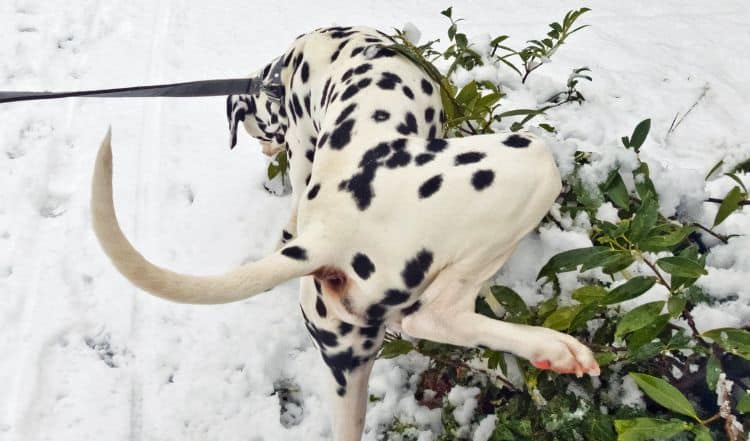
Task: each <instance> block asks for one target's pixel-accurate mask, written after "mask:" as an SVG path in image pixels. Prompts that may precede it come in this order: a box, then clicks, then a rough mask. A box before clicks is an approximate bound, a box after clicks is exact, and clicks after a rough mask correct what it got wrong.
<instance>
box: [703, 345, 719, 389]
mask: <svg viewBox="0 0 750 441" xmlns="http://www.w3.org/2000/svg"><path fill="white" fill-rule="evenodd" d="M720 374H721V362H720V361H719V359H718V358H716V355H714V354H711V356H710V357H709V358H708V361H707V362H706V386H708V389H709V390H711V391H715V390H716V383H717V382H718V381H719V375H720Z"/></svg>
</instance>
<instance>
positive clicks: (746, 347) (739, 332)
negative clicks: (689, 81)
mask: <svg viewBox="0 0 750 441" xmlns="http://www.w3.org/2000/svg"><path fill="white" fill-rule="evenodd" d="M701 335H703V336H704V337H708V338H710V339H711V340H713V341H714V343H716V344H717V345H719V346H720V347H721V348H722V349H724V350H725V351H727V352H731V353H732V354H734V355H738V356H740V357H742V358H744V359H746V360H750V332H747V331H745V330H744V329H736V328H719V329H712V330H710V331H706V332H704V333H703V334H701Z"/></svg>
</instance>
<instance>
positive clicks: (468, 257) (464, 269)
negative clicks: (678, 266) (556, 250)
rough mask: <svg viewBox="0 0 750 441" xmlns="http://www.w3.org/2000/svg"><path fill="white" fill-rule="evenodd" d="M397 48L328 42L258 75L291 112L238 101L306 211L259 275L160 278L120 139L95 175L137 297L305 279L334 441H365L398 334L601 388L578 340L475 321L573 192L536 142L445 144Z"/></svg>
mask: <svg viewBox="0 0 750 441" xmlns="http://www.w3.org/2000/svg"><path fill="white" fill-rule="evenodd" d="M392 43H393V41H392V40H391V39H390V38H389V37H388V36H386V35H385V34H382V33H380V32H378V31H375V30H373V29H370V28H364V27H356V28H351V27H335V28H326V29H319V30H317V31H315V32H312V33H310V34H306V35H303V36H301V37H299V38H298V39H297V40H296V41H295V43H294V44H293V46H292V47H291V48H290V49H289V51H288V52H287V53H286V54H285V56H284V57H282V58H280V59H279V61H278V62H277V63H271V64H269V65H268V66H267V67H266V69H265V70H264V71H263V72H262V73H261V74H260V76H262V77H267V76H268V75H270V74H271V73H272V72H273V71H276V72H277V73H279V74H280V76H279V82H280V84H281V86H283V94H282V95H283V97H278V96H277V97H269V96H267V95H266V94H265V93H264V92H261V93H259V94H258V95H244V96H231V97H229V99H228V101H227V115H228V117H229V122H230V129H231V131H232V142H233V143H234V142H235V140H236V130H237V126H238V124H239V123H240V122H242V123H243V124H244V126H245V129H246V130H247V131H248V132H249V133H250V134H251V135H252V136H254V137H256V138H258V139H259V140H260V141H261V144H262V146H263V151H264V152H265V153H267V154H273V153H275V152H277V151H279V150H280V149H282V148H285V149H287V152H288V156H289V158H290V177H291V182H292V188H293V197H294V200H295V206H294V210H293V213H292V216H291V220H290V222H289V224H288V225H287V227H286V228H285V229H284V234H283V238H282V241H283V242H284V244H283V245H282V248H281V249H280V250H278V251H277V252H274V253H272V254H270V255H268V256H267V257H264V258H263V259H261V260H259V261H256V262H252V263H248V264H246V265H243V266H240V267H239V268H236V269H234V270H232V271H230V272H228V273H226V274H222V275H217V276H193V275H183V274H177V273H175V272H172V271H169V270H167V269H163V268H160V267H158V266H155V265H154V264H152V263H150V262H149V261H147V260H146V259H145V258H144V257H143V256H142V255H141V254H140V253H138V251H136V249H135V248H134V247H133V246H132V245H131V244H130V242H129V241H128V240H127V238H126V237H125V236H124V235H123V233H122V231H121V229H120V226H119V224H118V222H117V218H116V216H115V212H114V205H113V201H112V152H111V146H110V137H109V135H108V136H107V137H106V138H105V139H104V141H103V142H102V145H101V148H100V151H99V155H98V157H97V162H96V167H95V171H94V179H93V194H92V210H93V220H94V222H93V224H94V229H95V232H96V234H97V237H98V238H99V241H100V242H101V244H102V247H103V248H104V250H105V252H106V253H107V254H108V255H109V257H110V258H111V260H112V262H113V263H114V265H115V266H116V267H117V269H118V270H119V271H120V272H121V273H122V274H123V275H124V276H125V277H127V278H128V279H129V280H130V281H131V282H132V283H134V284H135V285H137V286H138V287H140V288H142V289H144V290H146V291H148V292H150V293H153V294H155V295H157V296H159V297H162V298H165V299H168V300H171V301H175V302H182V303H198V304H215V303H225V302H233V301H237V300H241V299H245V298H248V297H250V296H253V295H255V294H258V293H261V292H264V291H267V290H269V289H271V288H273V287H274V286H276V285H278V284H280V283H282V282H285V281H287V280H289V279H292V278H297V277H299V278H301V288H300V305H301V309H302V315H303V317H304V319H305V323H306V325H307V328H308V330H309V331H310V334H311V336H312V337H313V339H314V340H315V342H316V344H317V346H318V347H319V349H320V351H321V355H322V358H323V361H324V362H325V364H326V365H327V366H328V368H329V369H330V371H331V374H332V375H331V399H332V400H333V405H332V407H331V409H332V413H333V439H334V440H336V441H355V440H359V439H360V437H361V433H362V429H363V425H364V417H365V410H366V405H367V401H368V400H367V398H368V394H367V380H368V377H369V375H370V370H371V368H372V364H373V362H374V359H375V357H376V354H377V352H378V350H379V348H380V346H381V343H382V341H383V336H384V333H385V328H386V326H388V327H391V328H394V329H399V330H403V332H405V333H406V334H408V335H410V336H413V337H416V338H424V339H429V340H432V341H437V342H443V343H450V344H453V345H457V346H466V347H488V348H491V349H493V350H496V351H505V352H511V353H513V354H515V355H517V356H519V357H523V358H525V359H528V360H530V361H531V362H532V363H533V364H534V365H535V366H537V367H539V368H546V369H552V370H554V371H556V372H562V373H573V374H577V375H579V376H580V375H583V374H584V373H588V374H590V375H598V374H599V367H598V365H597V363H596V361H595V360H594V357H593V356H592V353H591V351H590V350H589V349H588V348H587V347H585V346H584V345H582V344H581V343H579V342H578V341H577V340H576V339H574V338H572V337H570V336H568V335H565V334H562V333H559V332H556V331H553V330H550V329H546V328H542V327H535V326H524V325H519V324H512V323H505V322H502V321H499V320H492V319H490V318H487V317H485V316H482V315H479V314H477V313H475V312H474V301H475V299H476V296H477V295H478V293H479V291H480V288H481V287H482V285H483V283H484V282H485V281H486V280H488V279H489V278H490V277H491V276H492V275H494V274H495V273H496V272H497V271H498V270H499V269H500V267H502V265H503V264H504V263H505V262H506V261H507V260H508V258H509V257H510V256H511V253H512V252H513V250H514V249H515V247H516V245H517V244H518V242H519V241H520V240H521V238H523V237H524V236H525V235H526V234H527V233H529V232H530V231H531V230H533V229H534V228H536V226H537V225H538V223H539V221H540V220H541V219H542V217H543V216H544V215H545V214H546V213H547V211H548V210H549V208H550V207H551V205H552V203H553V202H554V200H555V199H556V198H557V196H558V194H559V192H560V188H561V183H560V175H559V172H558V170H557V167H556V165H555V163H554V161H553V158H552V155H551V154H550V153H549V152H548V151H547V149H546V148H545V146H544V144H543V142H542V141H541V140H539V139H537V138H536V137H535V136H533V135H531V134H528V133H523V134H511V133H504V134H492V135H480V136H470V137H465V138H452V139H441V138H437V134H438V133H440V132H441V130H440V129H441V125H442V124H443V123H444V114H443V110H442V105H441V100H440V93H439V91H438V89H437V87H438V85H437V84H435V83H434V82H433V81H432V80H430V78H429V77H428V76H427V75H426V74H425V73H424V72H423V71H422V70H421V69H420V68H419V67H418V66H417V65H415V64H414V63H412V62H411V61H409V60H407V59H406V58H404V57H402V56H400V55H398V54H397V53H396V52H395V51H393V50H392V49H390V48H388V46H389V45H390V44H392Z"/></svg>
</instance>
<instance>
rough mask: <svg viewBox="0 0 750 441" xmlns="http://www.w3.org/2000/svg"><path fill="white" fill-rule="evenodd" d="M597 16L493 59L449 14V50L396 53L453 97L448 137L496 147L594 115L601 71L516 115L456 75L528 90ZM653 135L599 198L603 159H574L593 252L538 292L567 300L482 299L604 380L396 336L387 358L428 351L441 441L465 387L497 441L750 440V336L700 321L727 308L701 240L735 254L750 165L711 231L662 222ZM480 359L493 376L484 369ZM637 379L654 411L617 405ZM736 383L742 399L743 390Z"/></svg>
mask: <svg viewBox="0 0 750 441" xmlns="http://www.w3.org/2000/svg"><path fill="white" fill-rule="evenodd" d="M587 11H588V9H587V8H581V9H579V10H576V11H570V12H568V13H567V14H566V15H565V17H564V18H563V20H562V21H561V22H560V23H552V24H550V25H549V28H550V30H549V32H548V33H547V35H546V36H545V37H544V38H542V39H538V40H530V41H529V42H528V44H527V46H526V47H523V48H521V49H513V48H511V47H508V46H506V45H505V44H504V43H505V41H506V40H507V38H508V36H506V35H500V36H498V37H495V38H493V39H492V40H491V43H490V48H491V52H490V54H489V57H482V56H481V55H480V54H479V53H477V52H476V51H475V50H474V49H473V45H472V43H470V42H469V40H468V38H467V36H466V34H464V33H462V32H460V30H459V27H458V24H459V22H460V20H457V19H454V18H453V11H452V8H448V9H446V10H444V11H442V12H441V14H442V15H443V16H445V17H446V18H447V19H448V20H449V28H448V32H447V34H448V44H449V46H448V47H447V48H446V49H444V50H438V49H437V48H436V44H437V43H438V40H432V41H429V42H427V43H426V44H423V45H419V46H417V45H416V44H414V43H412V42H410V41H409V40H408V39H407V37H406V35H405V33H403V32H401V31H396V34H395V35H394V37H395V38H396V39H397V41H398V44H396V45H394V46H393V47H394V49H396V50H397V51H399V52H400V53H402V54H403V55H405V56H407V57H409V58H410V59H411V60H413V61H414V62H415V63H417V64H419V65H420V66H422V68H423V69H424V70H425V72H427V73H428V74H429V75H430V76H431V77H432V78H433V79H434V80H435V81H436V82H438V83H439V84H440V88H441V96H442V100H443V104H444V108H445V112H446V116H447V121H446V123H445V125H444V127H443V130H444V135H445V136H446V137H454V136H468V135H473V134H480V133H492V132H493V131H494V130H495V128H496V127H498V126H504V127H510V129H511V130H513V131H517V130H520V129H522V128H525V127H526V128H528V127H529V126H530V124H532V123H533V122H534V120H535V118H537V117H539V116H540V115H544V114H545V112H546V111H548V110H550V109H552V108H554V107H558V106H564V105H584V102H585V98H584V95H583V93H582V92H581V91H580V90H579V89H578V87H579V85H580V84H579V82H580V81H581V80H586V81H591V79H592V78H591V76H589V72H590V71H589V69H588V68H586V67H578V68H576V69H573V70H572V73H571V75H570V76H569V78H567V81H566V82H565V85H564V86H561V88H560V92H559V93H557V94H555V95H553V96H552V97H550V98H549V99H546V100H545V101H544V102H545V104H544V105H542V106H540V107H539V108H534V109H504V108H503V106H502V103H503V97H504V96H505V94H504V92H503V85H502V84H493V83H490V82H486V81H485V82H476V81H471V82H469V83H468V84H465V85H464V86H463V87H461V88H459V87H457V86H456V85H455V84H454V81H453V74H454V73H455V72H456V71H457V70H458V69H459V67H460V68H462V69H465V70H467V71H471V70H472V69H474V68H476V67H477V66H480V65H482V64H483V63H487V62H490V63H493V65H497V66H504V67H506V68H507V69H510V70H511V71H513V72H515V73H516V74H517V75H519V77H520V78H521V81H522V82H525V81H526V80H527V79H528V78H529V75H530V74H531V73H532V72H534V71H536V70H537V69H539V68H540V67H542V66H543V65H544V64H545V62H547V61H548V60H549V58H550V57H551V56H552V55H553V54H554V53H555V52H556V51H557V50H558V49H559V48H560V47H561V45H563V43H566V42H568V39H569V38H570V36H571V35H572V34H574V33H575V32H577V31H579V30H581V29H583V28H584V27H585V26H581V25H578V24H577V23H578V20H579V19H580V18H581V16H582V15H583V14H585V13H586V12H587ZM440 59H442V60H444V62H445V63H446V64H447V66H448V67H447V69H444V70H445V72H444V73H443V72H441V71H440V70H438V69H437V68H436V67H435V66H434V65H433V62H436V61H437V60H440ZM501 110H502V111H501ZM538 127H540V128H541V129H543V130H546V131H548V132H555V131H556V128H555V127H553V126H552V125H551V124H549V123H539V124H538ZM649 131H650V120H649V119H646V120H644V121H641V122H640V123H639V124H637V125H636V126H635V128H634V130H633V132H632V133H631V134H630V135H629V136H624V137H622V147H621V148H622V149H623V150H632V153H631V154H632V155H634V157H635V161H636V167H634V168H633V169H632V170H629V169H623V168H619V169H617V168H615V169H612V170H610V171H609V175H608V177H607V179H606V180H605V181H604V182H601V183H600V184H599V185H598V186H591V185H587V184H586V183H585V180H584V179H583V177H582V176H581V175H580V173H579V172H580V170H581V169H582V168H583V167H584V166H585V165H587V164H590V163H591V160H592V159H591V154H590V152H586V151H583V150H579V151H575V153H574V154H573V158H572V161H573V163H574V164H575V167H574V170H573V172H572V173H570V174H569V175H567V176H565V177H564V181H565V182H564V186H563V188H564V190H563V192H562V194H561V195H560V197H559V199H558V201H559V203H560V212H561V213H562V214H563V215H569V216H570V217H571V218H575V217H576V216H577V215H578V214H580V213H586V214H587V215H588V218H589V219H590V222H591V228H590V230H589V231H588V235H589V237H590V239H591V242H592V244H593V246H591V247H587V248H579V249H573V250H568V251H565V252H562V253H559V254H557V255H555V256H553V257H552V258H551V259H550V260H549V261H548V262H547V263H546V264H544V265H543V266H542V267H541V268H540V269H539V272H538V279H539V280H541V281H543V283H545V284H547V283H548V284H550V286H551V289H552V292H553V293H554V295H553V296H552V297H551V298H549V299H548V300H546V301H544V302H542V303H540V304H539V305H536V306H534V307H531V306H528V305H527V304H526V303H525V302H524V301H523V300H522V298H521V296H519V295H518V294H517V293H516V292H514V291H513V290H512V289H510V288H508V287H505V286H493V287H492V288H491V293H490V294H489V296H486V297H480V298H479V299H478V300H477V304H476V309H477V311H478V312H479V313H482V314H484V315H486V316H489V317H492V318H496V319H500V320H507V321H511V322H516V323H525V324H532V325H541V326H546V327H549V328H552V329H556V330H559V331H563V332H567V333H570V334H572V335H574V336H576V337H577V338H579V339H580V340H581V341H583V342H585V343H586V344H587V345H588V346H589V347H591V348H592V349H593V350H594V351H595V354H596V358H597V360H598V362H599V364H600V365H601V366H602V374H601V376H600V377H599V378H597V379H591V378H583V379H578V378H575V377H574V376H571V375H558V374H555V373H552V372H549V371H541V370H538V369H536V368H534V367H533V366H531V365H530V364H529V363H528V362H526V361H525V360H520V359H517V358H516V357H514V356H512V355H508V354H500V353H497V352H494V351H491V350H478V349H465V348H457V347H452V346H449V345H443V344H437V343H434V342H429V341H419V342H416V343H413V342H410V341H406V340H403V339H401V338H400V336H397V335H388V337H387V339H386V342H385V344H384V346H383V349H382V352H381V357H384V358H392V357H397V356H399V355H403V354H406V353H409V352H411V351H416V352H419V353H421V354H424V355H426V356H428V357H430V359H431V363H430V368H429V369H428V370H427V371H425V372H424V373H423V374H422V380H421V382H420V386H419V388H418V390H417V399H418V400H420V402H421V403H422V404H424V405H427V406H430V407H442V408H443V426H444V427H443V429H444V434H443V435H442V436H441V438H439V439H442V440H449V439H457V438H458V437H459V436H458V435H457V434H456V430H457V428H458V424H457V423H456V422H455V420H454V418H453V416H452V410H453V408H452V407H451V406H450V404H449V403H448V402H447V399H446V400H444V397H445V394H446V392H447V391H449V390H450V388H451V387H453V386H454V385H457V384H462V385H467V384H481V385H483V386H482V391H481V394H480V396H479V397H478V401H479V405H478V408H477V411H476V413H475V416H474V421H475V422H477V421H479V420H480V419H482V418H483V417H485V416H486V415H491V414H495V415H496V417H497V419H496V426H495V430H494V432H493V434H492V436H491V438H490V439H491V440H493V441H501V440H532V439H535V440H538V439H553V440H561V441H562V440H565V441H568V440H570V441H572V440H580V439H587V440H615V439H617V440H624V441H625V440H628V441H630V440H650V439H669V438H672V437H676V436H679V437H681V438H680V439H696V440H710V439H728V440H736V439H740V437H741V436H742V437H743V438H742V439H746V437H747V434H746V433H745V434H742V431H743V430H744V431H747V429H746V428H747V427H750V418H748V417H747V415H746V414H745V412H750V395H748V393H747V392H746V391H745V389H746V386H747V385H748V384H750V383H748V380H749V379H750V362H749V361H748V360H750V332H748V331H746V330H744V329H715V330H711V331H708V332H703V333H700V332H698V330H697V329H696V326H695V323H694V320H693V315H692V311H693V309H694V308H695V307H696V306H697V305H700V304H703V303H709V304H710V303H711V302H712V301H714V300H713V299H712V298H711V297H710V296H709V295H707V294H706V293H704V292H703V290H702V289H701V288H700V287H699V286H698V285H696V281H697V280H698V279H700V277H702V276H704V275H706V274H707V272H706V269H705V261H706V256H707V255H708V254H709V253H710V252H711V250H710V248H708V247H707V246H706V245H705V244H704V243H703V241H702V240H701V235H700V234H697V231H699V230H700V231H701V232H702V233H705V234H710V235H712V236H714V237H716V238H717V239H719V240H721V241H722V242H724V243H726V242H727V241H728V240H729V239H730V237H731V236H730V237H725V236H722V235H720V234H718V233H716V232H714V231H713V230H712V228H713V227H715V226H716V225H718V224H720V223H721V222H722V221H724V220H725V219H726V218H727V217H728V216H730V215H731V214H732V213H734V212H735V211H736V210H738V209H740V208H741V207H742V206H743V205H746V204H748V191H747V189H746V188H745V186H744V185H743V183H742V181H741V180H740V179H739V178H738V177H737V175H736V173H738V172H742V171H746V167H748V166H747V164H748V163H750V161H745V163H744V164H741V165H740V166H738V167H737V168H736V169H735V170H733V171H732V172H730V173H727V175H728V176H729V177H731V178H732V179H734V180H735V181H736V182H737V185H736V186H734V187H733V188H732V190H731V191H729V192H728V194H727V195H726V197H724V198H723V199H709V200H707V201H706V203H718V204H720V207H719V210H718V213H717V215H716V218H715V220H714V223H713V225H712V226H711V227H708V226H704V225H700V224H698V223H695V222H689V221H684V220H678V219H676V218H665V217H664V216H662V215H661V214H660V212H659V194H658V193H657V191H656V188H655V186H654V184H653V182H652V181H651V178H650V174H649V167H648V164H647V163H646V162H643V161H642V160H641V158H640V156H639V153H640V148H641V146H642V145H643V143H644V141H645V140H646V139H647V137H648V134H649ZM721 166H722V163H721V162H720V163H719V164H716V166H714V167H713V168H712V169H711V171H710V172H709V173H708V175H707V176H706V179H709V178H710V177H712V176H713V175H714V174H715V173H716V172H717V170H719V168H721ZM626 174H630V176H627V178H628V181H630V178H632V182H634V183H635V185H634V186H635V189H634V191H631V190H628V188H627V186H626V185H625V182H626V179H625V178H626ZM605 202H609V203H611V204H612V205H613V206H614V207H616V209H617V210H618V216H619V218H620V219H622V220H621V221H619V222H617V223H611V222H608V221H606V220H601V219H598V218H597V212H598V210H599V207H600V206H601V205H602V204H603V203H605ZM544 224H545V225H546V226H551V225H555V228H559V229H561V230H565V229H566V228H565V227H564V226H563V225H562V224H561V223H560V222H558V221H556V220H555V219H554V218H553V217H552V216H547V218H546V219H545V220H544ZM636 262H640V263H641V264H644V265H646V267H648V269H649V271H650V272H649V273H648V274H641V275H637V276H633V275H632V274H631V273H630V272H629V270H628V269H629V267H630V266H631V265H632V264H634V263H636ZM592 269H598V270H600V271H601V275H602V276H599V277H586V276H584V277H578V278H577V280H578V281H579V282H578V283H579V286H577V287H576V288H575V290H573V292H572V300H573V301H574V302H571V301H570V300H569V299H566V302H563V301H562V298H561V295H562V292H561V287H560V280H559V276H560V274H562V273H565V272H571V271H575V272H577V273H579V274H580V273H583V272H585V271H588V270H592ZM589 274H590V273H589ZM582 281H585V283H583V282H582ZM654 285H661V286H662V287H663V289H665V290H666V291H668V293H669V296H668V300H666V301H655V302H649V303H645V304H642V305H641V306H638V307H636V308H634V309H632V310H630V311H623V310H622V309H621V307H620V304H621V303H622V302H624V301H626V300H630V299H634V298H637V297H639V296H641V295H642V294H644V293H645V292H646V291H648V290H649V289H650V288H651V287H652V286H654ZM498 306H500V307H498ZM493 311H495V312H493ZM496 312H498V314H497V315H496ZM677 319H682V320H683V321H684V322H685V323H687V327H682V326H678V325H677V324H676V321H677ZM477 359H479V360H482V361H483V362H484V363H486V366H487V368H486V369H477V368H476V367H475V366H476V363H475V361H476V360H477ZM510 364H513V365H515V366H516V367H517V372H520V377H519V378H522V380H520V381H515V382H511V381H510V380H509V379H507V378H508V377H507V376H506V375H505V374H507V373H508V372H509V365H510ZM514 369H515V368H514ZM516 376H518V374H516ZM626 379H627V381H628V382H630V383H631V384H632V383H634V384H635V385H637V387H638V388H640V390H641V391H642V392H643V393H644V394H645V395H646V396H647V397H648V400H647V406H646V407H645V408H642V409H641V408H635V407H628V406H626V405H622V404H618V403H619V400H616V399H613V397H612V396H611V394H610V393H609V391H610V390H612V387H613V386H615V385H617V387H620V385H621V384H622V382H623V381H625V380H626ZM729 381H732V382H734V384H736V385H738V386H740V387H734V388H732V387H731V385H730V384H729V383H728V382H729ZM425 389H431V390H433V391H435V392H436V394H433V395H434V396H433V395H431V398H430V399H429V400H427V399H425V398H423V397H422V395H423V394H422V392H423V391H424V390H425ZM615 390H617V389H616V388H615ZM717 402H719V403H722V404H721V405H719V404H717ZM412 432H413V427H411V426H410V425H409V424H405V423H403V422H401V421H394V423H393V425H392V427H391V429H390V432H389V433H390V435H389V436H391V437H393V438H397V439H416V437H415V436H414V437H412V435H410V433H412ZM741 434H742V435H741Z"/></svg>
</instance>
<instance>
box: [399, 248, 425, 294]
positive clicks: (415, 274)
mask: <svg viewBox="0 0 750 441" xmlns="http://www.w3.org/2000/svg"><path fill="white" fill-rule="evenodd" d="M430 265H432V253H431V252H429V251H427V250H425V249H423V250H421V251H420V252H419V253H417V255H416V256H415V257H414V258H413V259H410V260H408V261H407V262H406V265H405V266H404V270H403V271H401V278H403V279H404V284H406V286H407V288H414V287H416V286H418V285H419V284H420V283H422V280H424V276H425V275H426V274H427V271H429V269H430Z"/></svg>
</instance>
